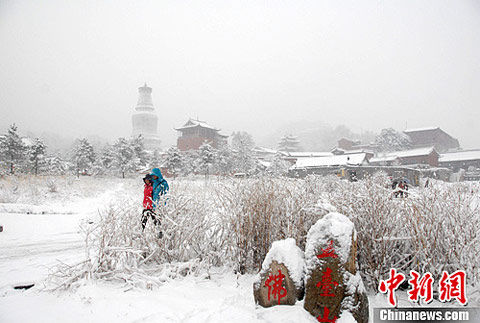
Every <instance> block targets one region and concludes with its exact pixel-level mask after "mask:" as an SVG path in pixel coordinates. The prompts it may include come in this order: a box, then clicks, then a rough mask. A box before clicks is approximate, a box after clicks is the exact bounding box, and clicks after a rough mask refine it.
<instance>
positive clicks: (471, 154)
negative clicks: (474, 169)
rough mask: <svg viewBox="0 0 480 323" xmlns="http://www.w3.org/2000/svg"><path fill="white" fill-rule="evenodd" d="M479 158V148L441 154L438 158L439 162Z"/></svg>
mask: <svg viewBox="0 0 480 323" xmlns="http://www.w3.org/2000/svg"><path fill="white" fill-rule="evenodd" d="M477 159H479V160H480V150H465V151H457V152H454V153H446V154H441V155H440V157H439V158H438V162H439V163H448V162H454V161H462V160H477Z"/></svg>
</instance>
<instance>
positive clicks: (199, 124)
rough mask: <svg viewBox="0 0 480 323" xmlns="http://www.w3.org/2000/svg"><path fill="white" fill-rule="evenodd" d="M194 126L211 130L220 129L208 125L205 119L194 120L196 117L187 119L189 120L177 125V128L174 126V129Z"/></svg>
mask: <svg viewBox="0 0 480 323" xmlns="http://www.w3.org/2000/svg"><path fill="white" fill-rule="evenodd" d="M194 127H202V128H208V129H212V130H215V131H220V129H218V128H215V127H214V126H211V125H209V124H208V123H206V122H205V121H200V120H196V119H189V120H188V121H187V123H185V124H184V125H183V126H181V127H179V128H175V130H181V129H187V128H194Z"/></svg>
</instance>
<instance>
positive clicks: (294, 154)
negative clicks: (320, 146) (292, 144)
mask: <svg viewBox="0 0 480 323" xmlns="http://www.w3.org/2000/svg"><path fill="white" fill-rule="evenodd" d="M282 153H283V154H284V155H285V156H288V157H294V158H306V157H327V156H333V154H332V153H331V152H328V151H327V152H325V151H291V152H287V151H282Z"/></svg>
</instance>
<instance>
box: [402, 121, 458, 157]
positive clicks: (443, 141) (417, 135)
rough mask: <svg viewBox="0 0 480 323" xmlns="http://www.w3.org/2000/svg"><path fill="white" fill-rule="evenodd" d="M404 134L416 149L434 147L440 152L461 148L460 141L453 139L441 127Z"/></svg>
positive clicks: (410, 131)
mask: <svg viewBox="0 0 480 323" xmlns="http://www.w3.org/2000/svg"><path fill="white" fill-rule="evenodd" d="M404 133H405V134H406V135H408V136H409V137H410V139H411V140H412V145H413V147H414V148H420V147H430V146H433V147H435V149H436V150H437V151H438V152H446V151H449V150H457V149H459V148H460V144H459V142H458V139H456V138H453V137H452V136H450V135H449V134H448V133H446V132H445V131H443V130H442V129H440V127H427V128H417V129H407V130H405V131H404Z"/></svg>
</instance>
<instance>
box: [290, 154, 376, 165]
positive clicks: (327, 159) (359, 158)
mask: <svg viewBox="0 0 480 323" xmlns="http://www.w3.org/2000/svg"><path fill="white" fill-rule="evenodd" d="M366 158H367V155H366V154H365V153H361V154H351V155H332V156H324V157H310V158H299V159H297V162H296V163H295V165H294V166H293V167H292V168H307V167H322V166H347V165H354V166H358V165H362V164H363V163H364V162H365V160H366Z"/></svg>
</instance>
